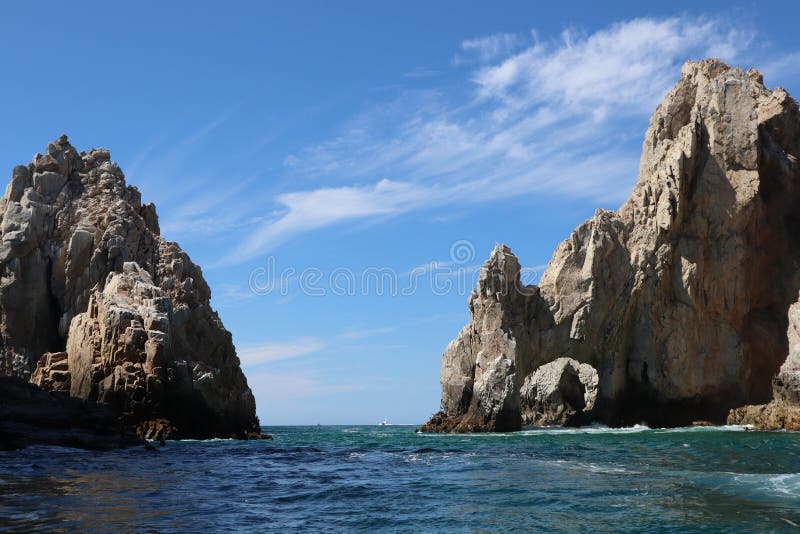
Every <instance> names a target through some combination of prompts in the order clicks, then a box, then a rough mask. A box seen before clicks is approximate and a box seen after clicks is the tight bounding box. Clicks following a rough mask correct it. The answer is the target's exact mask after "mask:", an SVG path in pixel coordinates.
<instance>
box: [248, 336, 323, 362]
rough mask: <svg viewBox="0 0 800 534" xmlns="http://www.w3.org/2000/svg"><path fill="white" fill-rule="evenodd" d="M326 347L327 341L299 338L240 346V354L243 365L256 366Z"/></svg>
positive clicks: (300, 355)
mask: <svg viewBox="0 0 800 534" xmlns="http://www.w3.org/2000/svg"><path fill="white" fill-rule="evenodd" d="M324 348H325V343H324V342H323V341H322V340H320V339H317V338H299V339H294V340H291V341H286V342H272V343H260V344H257V345H245V346H242V347H240V348H239V350H238V351H237V352H238V355H239V360H240V361H241V364H242V367H255V366H259V365H263V364H268V363H271V362H276V361H278V360H287V359H290V358H299V357H302V356H307V355H309V354H313V353H315V352H319V351H321V350H322V349H324Z"/></svg>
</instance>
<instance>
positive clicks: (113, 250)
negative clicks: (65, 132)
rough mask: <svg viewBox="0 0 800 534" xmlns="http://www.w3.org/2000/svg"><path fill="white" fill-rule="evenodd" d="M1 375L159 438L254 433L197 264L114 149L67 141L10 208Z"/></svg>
mask: <svg viewBox="0 0 800 534" xmlns="http://www.w3.org/2000/svg"><path fill="white" fill-rule="evenodd" d="M0 220H1V221H2V222H1V223H0V313H2V316H1V317H0V374H2V375H16V376H19V377H23V378H27V379H31V378H32V381H33V382H34V383H36V384H38V385H39V386H40V387H41V388H43V389H47V390H53V391H60V392H65V393H69V394H70V395H72V396H75V397H80V398H82V399H88V400H96V401H99V402H101V403H105V404H108V405H110V406H112V407H113V408H115V409H116V412H117V413H118V414H119V415H120V416H121V417H122V418H123V420H124V423H125V424H126V426H128V427H129V428H137V429H138V430H139V431H140V433H142V434H146V435H148V436H149V437H213V436H220V437H230V436H240V437H241V436H245V435H247V434H248V433H250V432H257V431H258V420H257V419H256V416H255V401H254V398H253V395H252V393H251V391H250V389H249V388H248V386H247V381H246V379H245V377H244V375H243V374H242V371H241V369H240V367H239V360H238V358H237V357H236V351H235V349H234V347H233V343H232V341H231V335H230V333H229V332H228V331H227V330H225V328H224V326H223V325H222V322H221V321H220V319H219V317H218V316H217V314H216V312H214V311H213V310H212V309H211V308H210V306H209V300H210V296H211V294H210V290H209V287H208V285H207V284H206V282H205V280H204V279H203V275H202V272H201V271H200V268H199V267H198V266H197V265H195V264H194V263H192V261H191V260H190V259H189V257H188V256H187V255H186V253H185V252H184V251H183V250H181V248H180V247H179V246H178V245H177V244H176V243H171V242H169V241H166V240H165V239H163V238H162V237H161V236H160V235H159V234H160V232H159V226H158V216H157V214H156V209H155V206H154V205H153V204H150V203H147V204H142V202H141V195H140V194H139V192H138V191H137V189H136V188H135V187H131V186H128V185H127V184H126V183H125V177H124V175H123V173H122V171H121V170H120V168H119V167H118V166H117V164H116V163H114V162H112V161H111V158H110V154H109V152H108V151H107V150H104V149H94V150H90V151H89V152H82V153H78V152H77V151H76V150H75V148H73V147H72V145H70V143H69V141H68V139H67V137H66V136H62V137H61V138H60V139H59V140H57V141H55V142H52V143H50V144H48V145H47V150H46V153H45V154H37V155H36V156H35V158H34V160H33V161H32V162H31V163H30V164H28V165H27V166H18V167H16V168H14V170H13V172H12V177H11V182H10V183H9V185H8V187H7V188H6V193H5V196H4V197H3V198H2V200H0Z"/></svg>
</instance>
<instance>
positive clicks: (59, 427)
mask: <svg viewBox="0 0 800 534" xmlns="http://www.w3.org/2000/svg"><path fill="white" fill-rule="evenodd" d="M144 443H145V441H144V440H143V439H142V438H140V437H137V436H136V435H135V434H132V433H125V432H124V431H123V429H122V426H121V425H120V423H119V421H118V419H117V415H116V414H115V413H114V411H113V410H112V409H111V408H109V407H107V406H100V405H98V404H96V403H93V402H89V401H85V400H82V399H76V398H70V397H68V396H66V395H64V394H62V393H50V392H46V391H42V390H41V389H40V388H38V387H36V386H35V385H33V384H30V383H27V382H25V381H24V380H22V379H20V378H16V377H0V450H14V449H21V448H24V447H27V446H29V445H58V446H62V447H77V448H81V449H94V450H109V449H117V448H123V447H133V446H137V445H144Z"/></svg>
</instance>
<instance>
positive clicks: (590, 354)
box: [424, 60, 800, 430]
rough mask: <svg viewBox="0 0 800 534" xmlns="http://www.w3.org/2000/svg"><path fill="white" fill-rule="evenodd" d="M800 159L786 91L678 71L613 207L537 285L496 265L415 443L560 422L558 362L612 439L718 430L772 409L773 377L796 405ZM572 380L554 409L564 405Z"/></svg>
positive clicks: (752, 77) (503, 259) (512, 267)
mask: <svg viewBox="0 0 800 534" xmlns="http://www.w3.org/2000/svg"><path fill="white" fill-rule="evenodd" d="M798 156H800V113H799V112H798V107H797V103H796V102H795V101H794V100H793V99H792V98H791V97H790V96H789V95H788V94H787V93H786V92H785V91H784V90H782V89H776V90H774V91H771V90H769V89H767V88H765V87H764V85H763V80H762V77H761V75H760V74H759V73H758V72H756V71H753V70H751V71H748V72H745V71H742V70H741V69H738V68H732V67H729V66H728V65H726V64H724V63H723V62H721V61H718V60H705V61H701V62H689V63H687V64H686V65H685V66H684V67H683V69H682V76H681V78H680V80H679V81H678V83H677V85H676V86H675V87H674V88H673V89H672V91H670V93H669V94H668V95H667V96H666V98H665V99H664V101H663V102H662V103H661V104H660V105H659V106H658V108H657V109H656V111H655V113H654V115H653V117H652V118H651V120H650V126H649V128H648V130H647V133H646V135H645V140H644V145H643V149H642V157H641V163H640V170H639V179H638V182H637V184H636V186H635V187H634V190H633V192H632V194H631V196H630V198H629V199H628V200H627V201H626V202H625V203H624V204H623V205H622V207H621V208H620V209H619V210H617V211H614V212H611V211H604V210H598V211H597V212H596V213H595V215H594V217H593V218H591V219H590V220H588V221H586V222H585V223H583V224H582V225H581V226H579V227H578V228H577V229H576V230H575V231H574V232H573V233H572V235H571V236H570V237H569V238H568V239H567V240H566V241H564V242H563V243H561V244H560V245H559V246H558V247H557V249H556V251H555V253H554V254H553V257H552V259H551V260H550V262H549V264H548V267H547V269H546V271H545V273H544V274H543V276H542V278H541V281H540V283H539V284H538V286H530V287H526V288H522V287H521V286H520V284H519V263H518V261H517V259H516V257H514V256H513V254H511V252H510V250H509V249H508V248H507V247H503V246H500V247H498V248H496V249H495V251H494V252H492V256H491V257H490V259H489V261H488V262H487V264H486V266H485V267H484V269H483V270H482V271H481V278H480V281H479V283H478V289H477V290H476V291H475V292H474V293H473V295H472V296H471V297H470V311H471V314H472V320H471V322H470V323H469V324H468V325H467V326H466V327H465V328H464V330H462V332H461V333H460V334H459V336H458V338H457V339H456V340H455V341H454V342H452V343H451V344H450V345H449V346H448V348H447V350H446V351H445V354H444V356H443V358H442V376H441V381H442V410H441V412H440V413H439V414H437V416H435V417H434V419H432V420H431V422H430V423H429V424H428V425H426V426H425V427H424V429H426V430H515V429H519V428H520V427H521V425H522V424H523V422H525V423H528V422H532V421H535V422H536V423H537V424H561V423H566V422H568V421H567V420H565V418H564V413H565V410H566V404H564V403H563V402H562V401H558V400H550V401H545V399H544V398H539V395H540V393H539V392H540V391H544V390H540V388H539V387H538V386H537V387H536V388H534V387H533V384H535V383H536V382H537V381H538V380H539V379H541V378H542V376H543V375H542V373H543V371H542V372H541V373H540V375H539V376H538V377H537V376H536V374H535V373H537V370H538V369H540V368H542V369H547V368H543V367H542V366H544V365H547V364H550V363H551V362H555V361H559V359H560V358H565V357H568V358H571V359H572V360H574V361H575V362H577V363H578V364H579V365H581V364H587V365H589V366H591V367H592V368H593V369H595V370H596V372H597V387H596V399H595V402H594V405H593V407H592V409H591V413H590V414H587V415H590V418H591V420H592V421H598V422H602V423H605V424H610V425H623V424H635V423H640V422H646V423H648V424H649V425H651V426H672V425H688V424H690V423H691V422H692V421H697V420H705V421H711V422H715V423H723V422H725V421H726V419H727V416H728V412H729V411H730V410H731V409H732V408H736V407H739V406H742V405H745V404H759V403H765V402H767V401H769V400H770V399H771V398H772V397H773V388H772V379H773V377H775V376H776V375H777V376H778V380H777V381H776V390H775V392H776V399H784V398H785V399H790V400H779V403H783V404H781V406H783V405H786V406H789V405H794V404H796V403H797V400H796V396H793V395H795V393H791V394H790V393H789V392H790V391H791V392H796V391H797V389H796V388H795V386H794V385H793V384H796V383H797V382H796V380H797V377H798V375H797V373H796V372H795V371H792V370H791V369H789V368H787V369H789V370H788V371H786V372H785V371H784V370H781V372H780V373H778V371H779V369H780V368H781V364H783V363H784V361H785V360H787V353H788V352H789V341H788V340H787V336H786V331H787V325H788V319H787V311H788V310H789V306H790V304H791V303H793V302H795V301H796V300H797V294H798V289H800V270H799V269H798V265H800V217H798V215H797V213H798V207H799V206H800V164H798V159H797V158H798ZM497 285H502V286H503V288H504V289H505V291H504V292H499V293H498V292H497V290H496V286H497ZM487 287H488V288H491V290H490V291H486V290H485V288H487ZM791 335H792V334H791V333H790V336H791ZM787 365H789V363H788V361H787ZM792 365H793V364H792ZM571 367H572V364H571ZM784 367H786V366H784ZM792 369H795V368H794V367H792ZM561 376H562V378H563V377H564V375H563V373H562V375H561ZM565 380H566V382H564V383H563V384H562V383H561V382H560V381H559V386H558V387H553V389H552V392H551V393H550V394H548V395H546V397H548V398H550V399H558V398H559V397H560V398H562V399H563V398H567V397H569V396H570V395H572V396H574V394H573V393H570V392H569V391H568V390H574V388H575V387H577V383H576V382H575V381H574V380H573V379H570V378H569V376H567V377H566V378H565ZM570 380H571V382H570ZM550 384H551V385H553V386H554V384H555V382H552V381H551V382H550ZM787 384H788V385H789V387H787ZM584 387H586V386H584ZM534 389H535V391H536V393H535V395H534V394H532V392H533V391H534ZM547 391H550V389H548V390H547ZM537 399H538V400H537ZM792 399H793V400H792ZM559 403H561V404H559ZM569 404H570V406H572V408H576V406H574V405H573V404H572V403H569ZM558 406H564V407H565V410H561V409H559V408H558ZM770 406H771V408H769V410H777V409H778V405H776V404H772V405H770ZM566 411H570V410H566ZM576 413H577V411H576ZM770 413H771V412H770ZM567 419H568V418H567ZM782 420H783V421H787V420H789V419H787V418H784V419H782ZM781 425H782V426H787V425H786V424H785V423H781Z"/></svg>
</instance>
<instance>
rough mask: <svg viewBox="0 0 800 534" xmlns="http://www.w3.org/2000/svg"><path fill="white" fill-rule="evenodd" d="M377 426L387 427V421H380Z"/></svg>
mask: <svg viewBox="0 0 800 534" xmlns="http://www.w3.org/2000/svg"><path fill="white" fill-rule="evenodd" d="M378 426H389V421H387V420H386V419H384V420H383V421H381V422H380V423H378Z"/></svg>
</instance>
